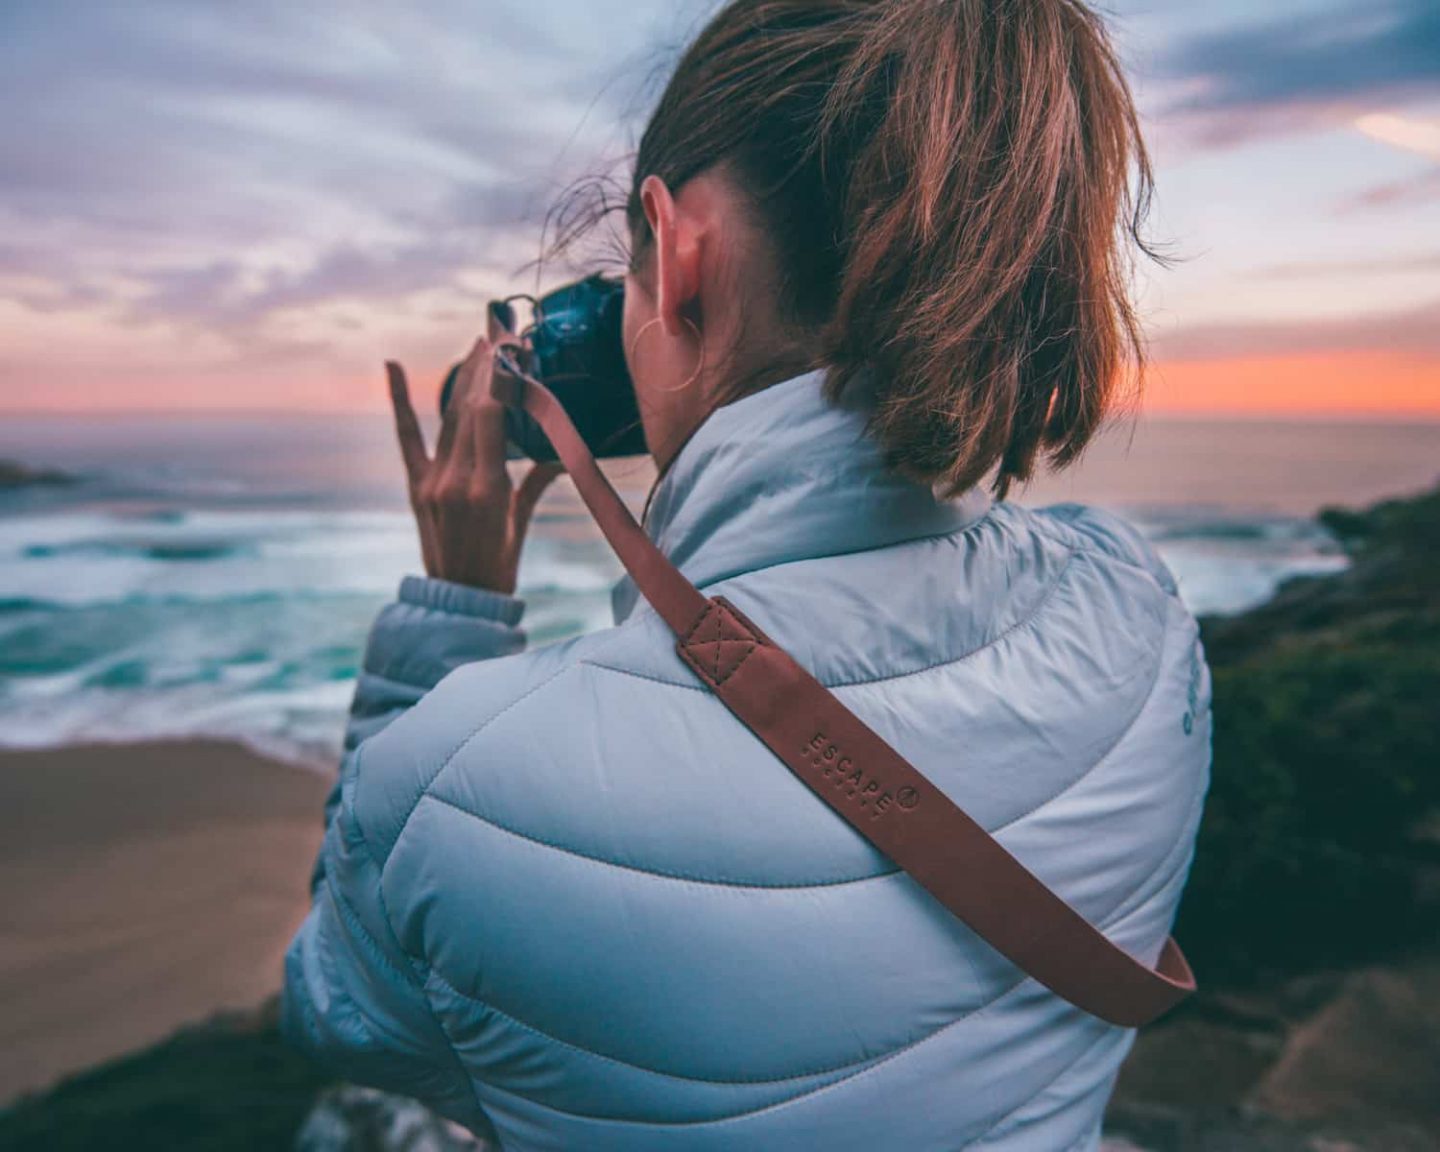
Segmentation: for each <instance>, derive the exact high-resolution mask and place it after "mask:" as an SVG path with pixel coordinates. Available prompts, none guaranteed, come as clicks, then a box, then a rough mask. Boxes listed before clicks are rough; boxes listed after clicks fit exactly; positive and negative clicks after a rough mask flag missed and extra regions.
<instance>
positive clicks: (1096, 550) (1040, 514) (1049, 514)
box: [1006, 503, 1180, 598]
mask: <svg viewBox="0 0 1440 1152" xmlns="http://www.w3.org/2000/svg"><path fill="white" fill-rule="evenodd" d="M1006 507H1007V508H1009V509H1012V510H1015V511H1016V512H1017V513H1018V515H1020V516H1022V517H1023V518H1024V519H1025V521H1026V523H1027V524H1028V525H1030V526H1031V527H1032V528H1033V529H1034V530H1035V531H1037V532H1041V533H1043V534H1045V535H1048V536H1050V537H1051V538H1053V539H1056V540H1058V541H1060V542H1062V543H1064V544H1065V545H1067V546H1068V547H1069V548H1071V549H1072V550H1076V551H1081V552H1084V553H1086V554H1088V555H1090V556H1093V557H1100V558H1103V559H1105V560H1108V561H1111V562H1114V563H1117V564H1124V565H1128V566H1130V567H1132V568H1138V569H1140V570H1141V571H1143V572H1144V573H1146V574H1147V575H1148V576H1150V577H1151V578H1152V579H1153V580H1154V581H1155V583H1156V584H1158V585H1159V586H1160V588H1161V589H1162V590H1163V591H1164V592H1165V593H1166V594H1167V595H1169V596H1172V597H1177V598H1178V597H1179V594H1180V591H1179V587H1178V585H1177V584H1176V582H1175V576H1174V573H1172V572H1171V571H1170V569H1169V567H1168V566H1167V565H1166V563H1165V561H1164V560H1163V559H1161V557H1160V554H1159V552H1157V551H1156V550H1155V546H1154V545H1153V544H1152V543H1151V542H1150V541H1149V540H1148V539H1146V537H1145V534H1144V533H1143V532H1141V530H1140V529H1139V528H1138V527H1137V526H1136V525H1135V524H1134V523H1133V522H1131V521H1130V520H1129V519H1127V518H1126V517H1125V516H1123V515H1121V514H1120V513H1118V512H1114V511H1111V510H1110V509H1106V508H1097V507H1095V506H1093V505H1089V504H1075V503H1068V504H1051V505H1047V506H1045V507H1042V508H1024V509H1020V508H1018V507H1017V506H1015V505H1006Z"/></svg>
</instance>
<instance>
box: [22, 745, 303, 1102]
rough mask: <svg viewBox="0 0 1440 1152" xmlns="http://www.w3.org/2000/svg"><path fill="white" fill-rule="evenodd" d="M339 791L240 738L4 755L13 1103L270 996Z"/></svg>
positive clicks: (298, 916)
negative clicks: (326, 807) (326, 810)
mask: <svg viewBox="0 0 1440 1152" xmlns="http://www.w3.org/2000/svg"><path fill="white" fill-rule="evenodd" d="M328 788H329V783H328V781H327V780H326V779H325V777H324V776H322V775H321V774H319V773H315V772H309V771H306V770H304V769H299V768H295V767H291V766H288V765H283V764H278V763H274V762H271V761H268V760H265V759H263V758H261V757H259V756H257V755H255V754H253V753H251V752H249V751H247V750H245V749H243V748H240V747H238V746H234V745H230V744H220V743H206V742H199V741H195V742H184V743H173V744H135V745H114V746H111V745H104V746H90V747H75V748H64V749H58V750H53V751H40V752H10V751H6V752H0V867H3V870H4V876H5V881H4V897H3V907H0V1035H3V1036H4V1038H5V1043H4V1045H3V1047H0V1105H3V1104H5V1103H8V1102H9V1101H10V1100H12V1099H13V1098H14V1097H16V1096H17V1095H19V1094H21V1093H25V1092H29V1091H32V1090H35V1089H40V1088H44V1087H46V1086H47V1085H49V1084H51V1083H53V1082H54V1081H55V1080H57V1079H58V1078H60V1077H62V1076H64V1075H65V1074H67V1073H70V1072H74V1071H78V1070H80V1069H83V1068H87V1067H90V1066H92V1065H94V1064H97V1063H100V1062H102V1061H105V1060H108V1059H111V1058H113V1057H115V1056H118V1055H121V1054H122V1053H126V1052H129V1051H132V1050H134V1049H136V1048H138V1047H141V1046H143V1045H146V1044H149V1043H152V1042H154V1041H157V1040H160V1039H162V1038H164V1037H166V1036H168V1035H170V1034H171V1033H172V1032H174V1031H175V1029H176V1028H178V1027H180V1026H182V1025H184V1024H187V1023H190V1022H193V1021H198V1020H203V1019H205V1018H206V1017H208V1016H210V1015H212V1014H213V1013H214V1012H216V1011H217V1010H220V1009H224V1008H244V1007H249V1006H251V1005H254V1004H256V1003H258V1002H259V1001H261V1000H263V999H264V998H265V997H266V996H268V995H270V994H271V993H273V992H275V991H276V990H277V989H278V988H279V986H280V965H281V958H282V956H283V953H284V949H285V945H286V943H287V942H288V940H289V938H290V934H291V933H292V932H293V931H294V929H295V927H296V925H297V924H298V923H299V922H300V920H301V918H302V917H303V916H304V913H305V908H306V903H307V887H308V877H309V872H310V866H311V863H312V861H313V860H314V854H315V851H316V849H317V848H318V846H319V841H320V832H321V829H320V819H321V809H322V806H323V804H324V798H325V794H326V792H327V791H328Z"/></svg>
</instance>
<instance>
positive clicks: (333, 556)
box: [0, 416, 1440, 763]
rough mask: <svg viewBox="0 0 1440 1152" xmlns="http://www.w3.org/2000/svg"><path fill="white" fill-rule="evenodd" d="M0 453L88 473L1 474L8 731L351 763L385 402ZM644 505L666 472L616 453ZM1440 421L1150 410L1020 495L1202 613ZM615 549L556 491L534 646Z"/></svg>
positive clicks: (603, 608) (538, 586)
mask: <svg viewBox="0 0 1440 1152" xmlns="http://www.w3.org/2000/svg"><path fill="white" fill-rule="evenodd" d="M0 458H9V459H15V460H20V461H23V462H24V463H26V464H28V465H31V466H44V467H54V468H61V469H64V470H66V471H69V472H72V473H74V474H75V475H77V476H78V477H79V481H78V482H77V483H75V484H73V485H69V486H63V487H53V488H52V487H40V488H27V489H23V490H18V491H12V492H9V493H0V744H3V745H5V746H11V747H41V746H50V745H59V744H66V743H73V742H79V741H93V740H138V739H149V738H159V737H181V736H197V735H204V736H219V737H229V738H236V739H240V740H243V741H246V742H247V743H249V744H251V745H253V746H255V747H257V748H260V749H261V750H264V751H267V752H271V753H274V754H278V755H281V756H284V757H288V758H290V759H293V760H296V761H298V762H303V763H325V762H330V761H332V760H333V757H334V756H335V754H336V751H337V749H338V744H339V739H340V733H341V727H342V723H343V717H344V712H345V709H346V707H347V705H348V702H349V697H350V692H351V687H352V681H353V679H354V676H355V673H356V670H357V667H358V663H359V659H360V653H361V649H362V645H363V643H364V639H365V635H366V631H367V629H368V627H369V624H370V621H371V619H372V618H373V616H374V614H375V612H376V611H377V610H378V609H379V608H380V607H381V605H383V604H384V603H385V601H386V600H387V599H388V598H389V597H390V596H391V595H392V594H393V593H394V590H395V587H396V585H397V583H398V582H399V580H400V578H401V576H402V575H404V574H405V573H406V572H411V571H417V570H418V565H419V552H418V547H417V544H416V539H415V533H414V529H413V526H412V524H411V521H410V516H409V512H408V510H407V508H406V504H405V498H404V493H403V489H402V487H401V474H400V468H399V464H398V462H397V458H396V453H395V450H394V447H393V444H392V442H391V433H390V430H389V426H388V423H387V422H386V421H385V420H384V419H383V418H371V417H343V418H342V417H333V418H322V417H273V418H270V417H263V418H262V417H243V418H242V417H223V418H222V417H209V418H176V417H139V416H126V417H97V418H87V419H81V418H76V417H64V418H61V417H51V418H38V417H24V418H9V419H5V420H4V423H3V426H0ZM610 471H611V472H612V475H613V476H614V478H615V479H616V482H617V485H618V486H619V487H620V488H621V490H622V492H623V493H624V494H625V495H626V497H627V499H629V500H630V501H631V502H632V503H633V504H634V505H635V506H637V507H638V506H639V505H640V503H641V502H643V499H644V495H645V492H646V490H647V487H648V485H649V482H650V480H651V477H652V472H651V471H650V469H649V466H648V465H647V464H645V463H644V462H640V461H629V462H622V463H619V464H617V465H615V466H614V467H613V468H611V469H610ZM1437 473H1440V425H1436V424H1410V425H1406V424H1364V425H1361V424H1324V423H1311V424H1303V423H1289V424H1278V423H1255V422H1248V423H1239V422H1237V423H1224V422H1214V421H1207V422H1199V421H1150V422H1145V423H1141V424H1139V425H1138V426H1135V427H1133V428H1131V429H1126V430H1123V431H1122V432H1120V433H1118V434H1114V435H1111V436H1109V437H1107V438H1106V440H1104V441H1103V442H1102V443H1100V444H1099V445H1098V446H1097V447H1096V448H1095V449H1094V450H1093V451H1092V453H1091V454H1090V456H1089V457H1088V458H1087V460H1086V461H1085V462H1084V463H1083V464H1082V465H1081V466H1080V468H1079V469H1078V470H1076V471H1075V472H1074V473H1072V474H1070V475H1068V476H1067V477H1065V478H1063V479H1058V480H1050V481H1046V482H1044V483H1041V484H1039V485H1037V486H1035V487H1034V488H1032V489H1031V490H1029V491H1027V492H1025V493H1023V494H1021V497H1020V498H1021V499H1023V500H1025V501H1027V502H1034V503H1047V502H1051V501H1055V500H1073V499H1079V500H1086V501H1090V502H1094V503H1100V504H1104V505H1108V506H1111V507H1114V508H1117V509H1119V510H1120V511H1122V512H1124V513H1125V514H1127V515H1129V516H1130V517H1132V518H1133V519H1134V520H1135V521H1136V522H1137V523H1138V524H1139V525H1140V526H1141V527H1142V528H1143V530H1144V531H1145V532H1146V533H1147V534H1148V535H1149V536H1150V537H1151V539H1153V540H1154V541H1155V543H1156V544H1157V546H1158V547H1159V549H1160V551H1161V553H1162V555H1163V556H1164V557H1165V559H1166V561H1167V562H1168V563H1169V564H1170V566H1171V568H1172V569H1173V570H1174V572H1175V574H1176V576H1177V577H1178V579H1179V581H1180V586H1181V589H1182V592H1183V594H1184V596H1185V597H1186V599H1187V601H1188V602H1189V603H1190V604H1191V606H1192V607H1193V608H1194V609H1195V610H1196V611H1197V612H1238V611H1242V610H1244V609H1245V608H1248V607H1250V606H1252V605H1254V604H1257V603H1259V602H1261V601H1263V600H1265V599H1266V598H1267V597H1269V596H1270V595H1272V594H1273V592H1274V590H1275V588H1276V587H1277V586H1278V585H1279V584H1280V583H1281V582H1282V581H1284V580H1285V579H1288V578H1289V577H1291V576H1295V575H1302V574H1308V573H1323V572H1329V571H1334V570H1336V569H1338V568H1340V567H1343V566H1344V564H1345V559H1344V557H1343V555H1342V554H1341V552H1340V550H1339V548H1338V547H1337V546H1336V544H1335V542H1334V541H1333V540H1332V539H1331V538H1330V537H1329V536H1328V535H1327V534H1326V533H1325V532H1324V531H1323V529H1321V528H1320V527H1319V526H1318V524H1317V523H1316V522H1315V520H1314V518H1313V517H1314V513H1315V511H1316V510H1317V509H1318V508H1319V507H1320V506H1321V505H1323V504H1328V503H1340V502H1343V503H1351V504H1356V503H1364V502H1368V501H1370V500H1373V499H1375V498H1377V497H1380V496H1384V495H1389V494H1400V493H1404V492H1406V491H1410V490H1414V489H1417V488H1419V487H1423V486H1425V485H1427V484H1429V483H1432V482H1434V480H1435V479H1436V475H1437ZM620 574H621V569H620V567H619V565H618V563H617V562H616V561H615V559H614V557H613V555H612V554H611V553H610V551H609V548H608V547H607V545H606V544H605V542H604V541H603V539H601V538H600V536H599V535H598V533H597V532H596V531H595V530H594V528H593V527H592V526H591V525H590V523H589V520H588V517H587V515H586V513H585V511H584V508H583V507H582V506H581V505H580V504H579V502H578V500H577V499H576V498H575V496H574V494H573V491H571V490H569V489H568V486H566V485H564V484H563V483H562V484H561V485H560V486H557V489H556V490H555V491H554V493H553V495H552V496H551V497H547V500H546V503H545V505H544V506H543V507H542V511H541V514H540V515H539V517H538V518H537V522H536V524H535V527H534V529H533V531H532V534H531V540H530V542H529V543H528V545H527V549H526V552H525V555H524V562H523V565H522V569H521V589H520V591H521V594H522V595H523V596H524V597H525V598H526V600H527V602H528V608H527V613H526V619H525V623H526V627H527V630H528V632H529V634H530V637H531V643H532V644H543V643H546V642H548V641H552V640H555V639H559V638H563V637H566V636H570V635H573V634H575V633H576V632H579V631H582V630H586V629H593V628H600V627H604V626H605V625H606V624H608V623H609V622H610V603H609V589H610V587H611V585H612V584H613V583H614V581H615V580H616V579H617V578H618V577H619V576H620Z"/></svg>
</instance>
